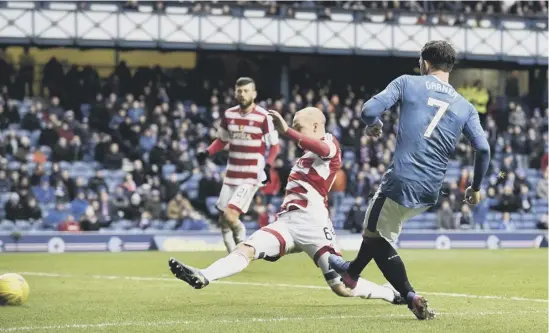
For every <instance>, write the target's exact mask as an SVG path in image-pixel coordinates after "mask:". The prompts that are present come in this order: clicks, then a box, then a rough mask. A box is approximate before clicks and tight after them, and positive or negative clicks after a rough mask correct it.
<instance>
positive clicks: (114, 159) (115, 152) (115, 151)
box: [103, 143, 123, 170]
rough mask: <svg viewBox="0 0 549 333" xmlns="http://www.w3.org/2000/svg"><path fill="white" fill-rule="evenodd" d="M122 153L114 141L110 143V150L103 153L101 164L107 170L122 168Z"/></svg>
mask: <svg viewBox="0 0 549 333" xmlns="http://www.w3.org/2000/svg"><path fill="white" fill-rule="evenodd" d="M122 159H123V158H122V155H120V150H119V148H118V145H117V144H116V143H113V144H111V147H110V150H109V152H108V153H107V154H105V161H104V162H103V165H104V166H105V168H106V169H109V170H119V169H121V168H122Z"/></svg>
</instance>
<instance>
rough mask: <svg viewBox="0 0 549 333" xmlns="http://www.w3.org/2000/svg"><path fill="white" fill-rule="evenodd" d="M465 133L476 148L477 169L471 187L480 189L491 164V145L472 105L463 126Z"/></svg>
mask: <svg viewBox="0 0 549 333" xmlns="http://www.w3.org/2000/svg"><path fill="white" fill-rule="evenodd" d="M463 134H464V135H465V136H466V137H467V139H468V140H469V141H470V142H471V145H472V146H473V148H474V149H475V167H474V170H475V171H474V176H473V183H472V184H471V187H472V188H473V190H475V191H479V190H480V185H481V184H482V180H483V178H484V176H485V175H486V171H487V170H488V167H489V166H490V145H489V144H488V140H486V136H485V135H484V130H483V129H482V126H481V125H480V119H479V117H478V112H477V111H476V110H475V109H474V107H473V106H472V105H471V114H470V116H469V119H468V120H467V122H466V123H465V127H464V128H463Z"/></svg>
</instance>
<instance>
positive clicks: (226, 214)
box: [223, 208, 240, 226]
mask: <svg viewBox="0 0 549 333" xmlns="http://www.w3.org/2000/svg"><path fill="white" fill-rule="evenodd" d="M239 216H240V213H239V212H238V211H237V210H235V209H232V208H225V210H224V211H223V220H224V222H225V224H226V225H228V226H230V225H234V224H236V223H238V217H239Z"/></svg>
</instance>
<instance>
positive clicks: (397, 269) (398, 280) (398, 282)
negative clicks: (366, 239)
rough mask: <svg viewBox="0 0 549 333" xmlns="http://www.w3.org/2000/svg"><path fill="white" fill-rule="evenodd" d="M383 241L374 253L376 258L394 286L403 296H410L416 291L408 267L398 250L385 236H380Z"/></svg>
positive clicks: (378, 264)
mask: <svg viewBox="0 0 549 333" xmlns="http://www.w3.org/2000/svg"><path fill="white" fill-rule="evenodd" d="M379 239H381V241H380V242H379V243H378V244H377V245H378V246H376V249H375V254H374V260H375V262H376V264H377V266H378V267H379V269H380V270H381V272H382V273H383V275H384V276H385V278H386V279H387V281H389V282H390V283H391V284H392V285H393V287H395V289H396V290H397V291H398V292H399V293H400V295H401V296H402V297H406V298H408V299H409V298H410V297H408V296H409V294H410V293H414V289H413V288H412V286H411V285H410V282H409V281H408V275H407V274H406V267H404V263H403V262H402V259H401V258H400V256H399V255H398V253H397V251H396V250H395V249H394V248H393V247H392V246H391V244H389V242H388V241H387V240H385V239H384V238H379Z"/></svg>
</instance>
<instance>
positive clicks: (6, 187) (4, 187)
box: [0, 170, 11, 193]
mask: <svg viewBox="0 0 549 333" xmlns="http://www.w3.org/2000/svg"><path fill="white" fill-rule="evenodd" d="M10 189H11V182H10V180H9V178H8V175H7V174H6V171H5V170H0V193H5V192H9V191H10Z"/></svg>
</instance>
